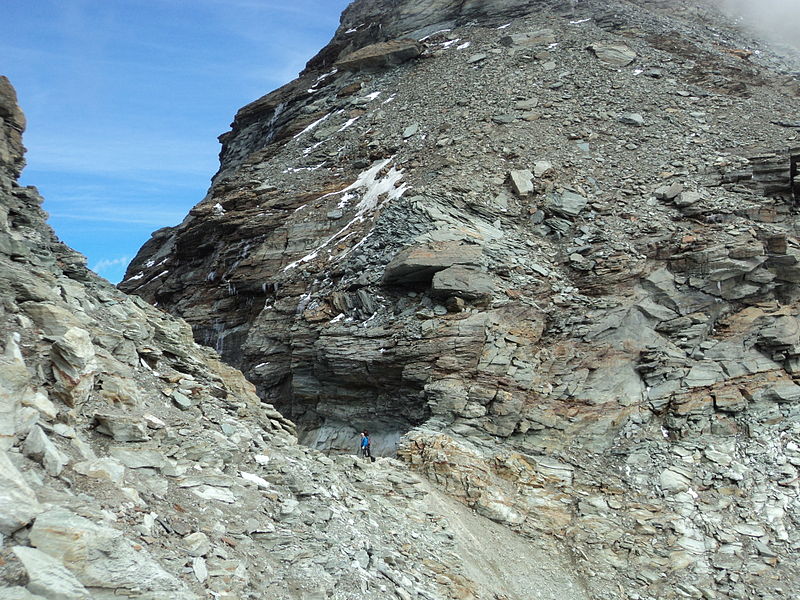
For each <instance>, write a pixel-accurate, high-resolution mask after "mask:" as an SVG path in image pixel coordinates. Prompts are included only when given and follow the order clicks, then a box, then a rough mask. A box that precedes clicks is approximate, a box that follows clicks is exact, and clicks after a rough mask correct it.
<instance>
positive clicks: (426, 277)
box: [120, 0, 800, 599]
mask: <svg viewBox="0 0 800 600" xmlns="http://www.w3.org/2000/svg"><path fill="white" fill-rule="evenodd" d="M717 8H718V7H717V6H715V4H714V3H713V2H699V3H698V2H691V3H690V2H683V1H680V0H652V1H647V0H637V1H615V0H612V1H602V2H600V1H594V0H586V1H580V2H578V1H574V2H564V1H544V0H543V1H523V0H519V1H504V2H499V1H498V2H493V1H483V2H478V1H474V2H472V1H470V2H454V1H452V0H437V1H426V2H423V1H421V0H399V1H394V2H383V1H366V0H357V1H356V2H354V3H353V4H352V5H351V6H350V7H349V8H348V9H347V10H346V11H345V12H344V14H343V15H342V21H341V25H340V27H339V29H338V30H337V32H336V34H335V36H334V38H333V40H332V41H331V43H330V44H328V46H326V47H325V48H324V49H323V50H322V51H321V52H320V53H319V54H318V55H317V56H316V57H315V58H314V59H312V60H311V61H310V62H309V64H308V67H307V68H306V70H305V71H304V72H303V73H301V75H300V76H299V77H298V79H297V80H295V81H293V82H292V83H290V84H288V85H286V86H284V87H283V88H280V89H278V90H276V91H274V92H272V93H270V94H268V95H266V96H264V97H263V98H260V99H258V100H256V101H255V102H253V103H251V104H249V105H247V106H245V107H244V108H242V109H241V110H240V111H239V112H238V113H237V115H236V118H235V120H234V122H233V124H232V129H231V131H230V132H228V133H225V134H224V135H222V136H221V137H220V141H221V142H222V151H221V155H220V156H221V166H220V170H219V172H218V173H217V174H216V176H215V177H214V179H213V181H212V186H211V188H210V190H209V192H208V195H207V196H206V198H204V199H203V200H202V201H201V202H200V203H199V204H198V205H197V206H196V207H195V208H193V209H192V211H191V212H190V213H189V215H188V216H187V217H186V219H185V220H184V222H183V223H181V224H180V225H179V226H177V227H173V228H167V229H162V230H159V231H157V232H156V233H154V234H153V237H152V239H151V240H150V241H149V242H148V243H147V244H146V245H145V246H144V247H143V248H142V250H141V251H140V253H139V255H138V256H137V257H136V259H135V260H134V262H133V263H132V265H131V266H130V268H129V271H128V273H127V275H126V279H125V280H124V281H123V283H122V284H121V286H120V287H121V289H123V290H125V291H127V292H130V293H134V294H138V295H140V296H142V297H143V298H145V299H146V300H148V301H150V302H152V303H154V304H156V305H157V306H159V307H161V308H163V309H165V310H167V311H169V312H172V313H174V314H176V315H179V316H181V317H183V318H184V319H186V320H187V322H189V323H190V325H191V327H192V329H193V331H194V336H195V339H196V340H198V341H199V342H201V343H203V344H207V345H210V346H213V347H215V348H216V350H217V351H218V352H219V353H220V354H221V356H222V357H223V359H224V360H225V361H226V362H228V363H230V364H233V365H235V366H237V367H239V368H241V369H242V371H243V372H244V373H245V375H246V377H247V378H248V380H249V381H252V382H253V383H254V384H255V385H256V387H257V390H258V394H259V396H260V397H261V398H262V399H263V400H264V401H268V402H271V403H273V404H274V405H275V407H276V408H277V409H278V410H279V411H280V412H281V413H282V414H284V415H285V416H287V417H288V418H290V419H292V420H293V421H294V422H295V423H296V424H297V427H298V435H299V439H300V441H301V442H302V443H304V444H306V445H308V446H311V447H314V448H319V449H323V450H326V451H332V452H334V453H336V452H338V451H342V450H345V449H347V448H349V446H350V444H352V440H353V439H354V436H355V435H356V432H357V431H358V429H359V428H361V427H365V426H366V427H369V428H370V429H371V430H374V432H375V436H374V438H375V439H376V443H377V441H379V442H380V444H381V447H380V448H379V449H380V450H381V452H382V453H383V454H386V455H396V456H397V457H398V458H400V459H402V460H403V461H405V462H407V463H408V464H409V465H410V466H411V467H412V468H413V469H414V470H416V471H417V472H418V473H420V474H422V475H424V476H425V477H426V478H427V479H428V480H429V481H431V482H433V483H434V484H435V486H436V487H437V489H439V490H443V491H444V492H446V493H447V494H449V495H450V496H451V497H453V498H456V499H458V500H459V501H460V502H461V503H463V504H464V505H466V506H467V507H470V508H472V509H473V510H474V511H475V512H476V513H477V514H478V515H480V516H482V517H486V518H488V519H491V520H493V521H496V522H497V523H500V524H502V525H503V526H505V527H506V528H507V529H509V530H511V531H514V532H516V533H518V534H519V535H521V536H523V537H524V538H527V539H538V540H542V539H547V540H553V541H555V542H556V543H557V544H558V545H560V546H561V547H562V548H564V549H565V550H566V551H567V552H568V554H569V556H570V560H571V563H572V565H573V568H574V573H575V574H576V575H577V576H579V577H580V578H581V580H582V581H584V582H585V585H586V588H587V589H588V592H587V593H588V594H589V595H590V596H591V597H594V598H633V599H636V598H648V599H649V598H709V599H710V598H788V597H791V596H792V595H793V594H794V592H792V590H793V589H795V590H796V589H798V586H799V585H800V579H799V578H798V563H797V559H796V558H795V556H796V550H797V549H798V547H800V535H798V528H797V526H798V518H799V515H798V508H799V507H800V505H799V504H798V484H799V483H800V479H798V471H797V468H798V466H800V439H798V438H799V435H800V421H798V411H799V410H800V385H798V384H797V382H796V381H795V377H796V376H797V374H798V369H799V368H798V365H800V362H799V360H800V322H798V307H799V305H798V299H799V295H798V290H799V289H800V288H798V286H797V284H798V282H800V262H799V261H800V243H799V242H798V238H797V237H796V236H797V230H796V228H797V223H798V217H797V213H796V209H795V202H796V199H797V196H798V193H800V188H799V187H798V184H799V183H800V180H798V160H800V142H798V138H797V133H798V128H797V127H798V125H800V123H798V122H797V115H798V114H800V110H798V109H800V79H799V78H798V73H800V61H798V55H797V53H796V52H795V51H793V50H792V49H791V48H785V47H778V46H775V45H770V44H769V43H767V42H764V41H762V40H761V39H760V38H759V36H758V35H757V34H755V33H753V32H748V31H747V30H746V29H743V27H742V25H737V24H736V23H735V22H734V21H732V20H731V19H730V18H729V17H727V16H725V15H724V14H722V13H721V12H719V11H718V10H717ZM510 597H526V598H528V597H534V596H533V595H528V596H524V595H523V596H513V595H512V596H510Z"/></svg>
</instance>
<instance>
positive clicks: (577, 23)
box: [569, 18, 592, 25]
mask: <svg viewBox="0 0 800 600" xmlns="http://www.w3.org/2000/svg"><path fill="white" fill-rule="evenodd" d="M591 20H592V19H591V18H588V19H581V20H580V21H570V22H569V24H570V25H580V24H581V23H586V22H587V21H591Z"/></svg>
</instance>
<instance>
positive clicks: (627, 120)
mask: <svg viewBox="0 0 800 600" xmlns="http://www.w3.org/2000/svg"><path fill="white" fill-rule="evenodd" d="M617 121H619V122H620V123H623V124H625V125H633V126H634V127H642V126H643V125H644V117H643V116H642V115H640V114H639V113H622V114H621V115H620V116H619V117H618V118H617Z"/></svg>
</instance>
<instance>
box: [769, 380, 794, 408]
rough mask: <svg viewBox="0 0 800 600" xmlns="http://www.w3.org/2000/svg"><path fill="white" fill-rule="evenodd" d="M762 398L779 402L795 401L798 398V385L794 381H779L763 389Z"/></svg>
mask: <svg viewBox="0 0 800 600" xmlns="http://www.w3.org/2000/svg"><path fill="white" fill-rule="evenodd" d="M762 398H764V399H765V400H772V401H774V402H779V403H781V404H783V403H788V402H797V401H798V400H800V386H798V385H797V384H795V383H779V384H776V385H773V386H772V387H769V388H767V389H766V390H764V393H763V396H762Z"/></svg>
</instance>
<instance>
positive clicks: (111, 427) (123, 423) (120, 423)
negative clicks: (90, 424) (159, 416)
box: [94, 413, 150, 442]
mask: <svg viewBox="0 0 800 600" xmlns="http://www.w3.org/2000/svg"><path fill="white" fill-rule="evenodd" d="M94 419H95V421H96V422H97V432H98V433H102V434H104V435H107V436H109V437H112V438H114V440H115V441H117V442H144V441H147V440H149V439H150V436H148V435H147V426H146V425H145V422H144V420H143V419H142V418H140V417H131V416H129V415H115V414H101V413H97V414H95V416H94Z"/></svg>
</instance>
